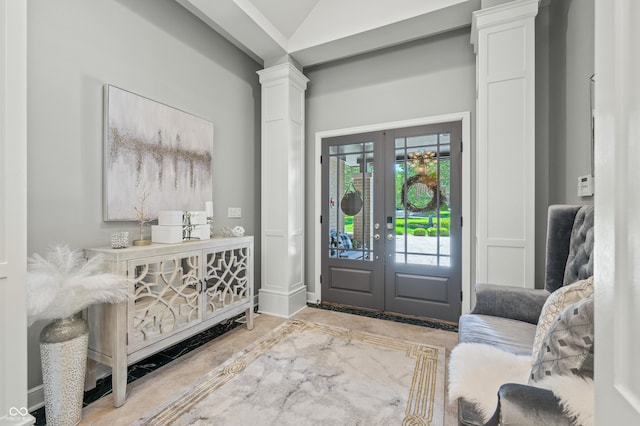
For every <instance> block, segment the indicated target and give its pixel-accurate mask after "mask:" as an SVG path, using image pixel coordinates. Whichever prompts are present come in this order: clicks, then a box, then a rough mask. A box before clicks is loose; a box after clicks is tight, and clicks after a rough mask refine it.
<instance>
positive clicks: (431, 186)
mask: <svg viewBox="0 0 640 426" xmlns="http://www.w3.org/2000/svg"><path fill="white" fill-rule="evenodd" d="M413 185H424V186H425V187H426V189H427V192H428V195H429V196H430V200H429V202H428V203H427V204H426V205H424V206H422V205H420V206H419V205H416V204H414V203H411V202H410V201H408V200H407V194H408V193H409V190H410V189H411V187H412V186H413ZM437 192H438V179H437V178H436V177H435V176H433V175H427V174H424V173H419V174H417V175H414V176H411V177H410V178H409V179H407V181H406V182H405V183H404V185H403V186H402V192H401V194H400V197H401V200H402V205H403V206H405V208H406V209H407V210H409V211H410V212H414V213H423V212H430V211H435V210H437V209H438V208H439V207H440V206H441V205H442V204H444V203H446V202H447V199H446V197H445V196H444V194H443V193H442V191H441V190H440V191H439V192H440V194H439V196H436V194H437Z"/></svg>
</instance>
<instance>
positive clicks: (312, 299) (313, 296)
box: [307, 291, 320, 305]
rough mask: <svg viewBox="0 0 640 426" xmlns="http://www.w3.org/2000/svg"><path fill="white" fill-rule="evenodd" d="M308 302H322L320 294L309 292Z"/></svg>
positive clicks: (317, 303)
mask: <svg viewBox="0 0 640 426" xmlns="http://www.w3.org/2000/svg"><path fill="white" fill-rule="evenodd" d="M307 303H311V304H312V305H319V304H320V296H319V295H318V293H316V292H311V291H308V292H307Z"/></svg>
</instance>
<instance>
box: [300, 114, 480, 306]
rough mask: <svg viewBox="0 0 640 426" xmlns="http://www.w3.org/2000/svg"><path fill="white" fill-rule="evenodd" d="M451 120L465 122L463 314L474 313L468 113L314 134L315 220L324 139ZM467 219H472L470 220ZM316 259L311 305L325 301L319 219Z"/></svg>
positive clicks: (318, 211) (309, 295)
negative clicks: (472, 311) (471, 311)
mask: <svg viewBox="0 0 640 426" xmlns="http://www.w3.org/2000/svg"><path fill="white" fill-rule="evenodd" d="M452 121H461V122H462V142H463V144H464V149H463V151H462V216H463V218H465V222H464V223H465V225H464V226H463V227H462V292H463V300H462V313H466V312H469V311H470V310H471V293H472V292H473V288H472V285H471V283H472V282H474V281H475V280H473V281H472V276H471V273H472V271H471V265H472V259H471V229H472V223H471V222H472V220H471V153H470V151H471V113H470V112H468V111H464V112H458V113H451V114H444V115H438V116H432V117H422V118H416V119H409V120H402V121H394V122H387V123H378V124H370V125H363V126H357V127H349V128H344V129H335V130H327V131H322V132H316V134H315V153H314V158H315V159H316V160H317V161H314V165H315V173H314V176H315V178H314V179H315V190H314V194H315V205H314V215H313V217H314V218H318V219H319V218H320V216H321V214H322V205H321V202H322V167H321V164H320V156H321V152H322V139H323V138H329V137H334V136H344V135H353V134H359V133H368V132H378V131H382V130H386V129H400V128H405V127H413V126H423V125H429V124H437V123H448V122H452ZM466 218H469V220H467V219H466ZM314 240H315V242H316V244H315V257H314V263H313V265H314V267H313V271H314V275H313V276H314V284H315V285H314V289H315V290H314V291H313V292H308V293H307V301H308V302H309V303H318V302H319V301H320V300H322V295H321V284H320V275H321V274H322V250H321V248H320V247H321V241H322V225H321V223H320V220H317V221H315V229H314Z"/></svg>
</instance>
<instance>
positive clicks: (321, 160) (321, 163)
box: [320, 155, 322, 164]
mask: <svg viewBox="0 0 640 426" xmlns="http://www.w3.org/2000/svg"><path fill="white" fill-rule="evenodd" d="M320 164H322V155H321V156H320Z"/></svg>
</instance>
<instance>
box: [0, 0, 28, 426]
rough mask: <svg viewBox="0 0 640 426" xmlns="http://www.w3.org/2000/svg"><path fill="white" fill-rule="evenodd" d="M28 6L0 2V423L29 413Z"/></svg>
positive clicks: (21, 420)
mask: <svg viewBox="0 0 640 426" xmlns="http://www.w3.org/2000/svg"><path fill="white" fill-rule="evenodd" d="M26 270H27V6H26V2H19V1H18V2H17V1H12V0H0V342H2V343H1V344H0V424H12V425H29V424H33V422H34V421H35V420H34V418H33V417H32V416H31V415H30V414H29V413H28V412H26V410H27V408H28V407H27V314H26V292H25V279H26Z"/></svg>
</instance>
